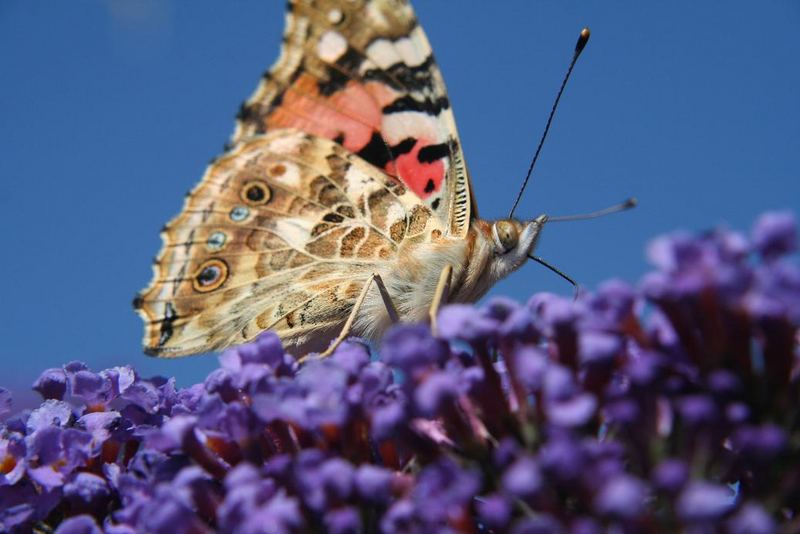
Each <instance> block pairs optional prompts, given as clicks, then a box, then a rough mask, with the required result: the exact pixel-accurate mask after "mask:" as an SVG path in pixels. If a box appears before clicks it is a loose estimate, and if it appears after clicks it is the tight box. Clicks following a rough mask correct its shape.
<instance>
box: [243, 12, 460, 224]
mask: <svg viewBox="0 0 800 534" xmlns="http://www.w3.org/2000/svg"><path fill="white" fill-rule="evenodd" d="M284 127H293V128H298V129H301V130H303V131H305V132H308V133H312V134H314V135H319V136H322V137H326V138H328V139H332V140H335V141H337V142H338V143H340V144H341V145H342V146H344V147H345V148H346V149H348V150H349V151H351V152H353V153H355V154H357V155H359V156H360V157H362V158H364V159H365V160H366V161H368V162H370V163H372V164H373V165H375V166H376V167H379V168H381V169H383V170H384V171H386V172H387V173H389V174H392V175H395V176H398V177H399V178H400V179H401V180H402V181H403V183H404V184H405V185H406V186H407V187H408V188H409V189H410V190H412V191H413V192H414V193H416V195H417V196H418V197H419V198H420V200H421V201H422V202H424V203H425V204H427V205H428V206H430V207H431V208H432V209H433V211H434V212H435V213H436V215H437V217H439V218H440V219H442V220H443V221H446V222H447V223H448V228H449V233H450V235H453V236H458V237H463V236H464V235H465V234H466V230H467V227H468V224H469V219H470V209H471V207H472V206H471V202H470V198H469V197H470V191H469V189H470V188H469V179H468V177H467V171H466V165H465V163H464V159H463V154H462V152H461V146H460V142H459V139H458V134H457V132H456V127H455V120H454V118H453V114H452V111H451V109H450V103H449V100H448V97H447V91H446V89H445V85H444V81H443V79H442V76H441V73H440V71H439V68H438V66H437V65H436V61H435V60H434V58H433V53H432V51H431V47H430V45H429V43H428V39H427V37H426V36H425V33H424V31H423V30H422V27H421V26H420V25H419V24H418V22H417V20H416V17H415V16H414V13H413V10H412V9H411V7H410V6H409V5H408V3H407V2H402V1H390V0H371V1H364V2H360V1H339V2H330V1H329V2H325V1H314V2H312V1H309V0H307V1H300V0H298V1H293V2H290V4H289V11H288V13H287V26H286V33H285V36H284V42H283V46H282V51H281V56H280V58H279V60H278V62H277V63H276V64H275V65H274V66H273V68H272V69H271V70H270V71H269V72H268V73H267V74H266V75H265V77H264V79H263V80H262V82H261V83H260V84H259V86H258V88H257V89H256V91H255V93H254V94H253V95H252V97H251V98H250V99H249V100H248V101H247V102H246V103H245V104H244V105H243V106H242V109H241V111H240V114H239V120H238V122H237V128H236V132H235V133H234V136H233V142H234V143H236V142H238V141H240V140H242V139H244V138H247V137H248V136H250V135H253V134H255V133H263V132H265V131H268V130H270V129H275V128H284Z"/></svg>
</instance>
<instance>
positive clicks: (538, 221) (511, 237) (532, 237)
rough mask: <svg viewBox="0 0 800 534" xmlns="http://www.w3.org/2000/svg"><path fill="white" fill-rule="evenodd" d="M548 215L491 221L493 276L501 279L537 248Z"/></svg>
mask: <svg viewBox="0 0 800 534" xmlns="http://www.w3.org/2000/svg"><path fill="white" fill-rule="evenodd" d="M546 222H547V215H540V216H538V217H536V218H535V219H533V220H532V221H517V220H515V219H501V220H498V221H494V222H493V223H491V227H490V229H489V230H490V236H489V237H490V239H491V243H492V246H493V251H492V258H491V276H492V278H494V279H495V280H499V279H501V278H504V277H506V276H508V275H509V274H510V273H511V272H512V271H514V270H516V269H517V268H519V267H520V266H521V265H522V264H523V263H525V261H526V260H527V259H528V255H529V254H531V253H532V252H533V249H534V248H536V243H537V242H538V241H539V236H540V235H541V232H542V228H543V227H544V224H545V223H546Z"/></svg>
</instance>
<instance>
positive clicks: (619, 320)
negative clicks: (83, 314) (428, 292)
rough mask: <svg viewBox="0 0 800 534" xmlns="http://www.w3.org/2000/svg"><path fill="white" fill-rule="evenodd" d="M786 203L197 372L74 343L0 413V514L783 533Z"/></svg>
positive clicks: (787, 473)
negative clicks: (75, 352)
mask: <svg viewBox="0 0 800 534" xmlns="http://www.w3.org/2000/svg"><path fill="white" fill-rule="evenodd" d="M796 250H797V233H796V224H795V220H794V218H793V216H792V215H791V214H788V213H771V214H765V215H764V216H762V217H761V218H760V219H759V220H758V222H757V223H756V224H755V226H754V228H753V230H752V232H751V234H750V237H749V238H748V237H745V236H744V235H743V234H740V233H736V232H732V231H727V230H715V231H712V232H707V233H704V234H701V235H690V234H688V233H677V234H673V235H669V236H663V237H660V238H657V239H655V240H654V241H653V242H652V243H651V245H650V247H649V248H648V255H649V257H650V259H651V261H652V262H653V264H654V265H655V267H656V269H655V270H654V271H653V272H651V273H649V274H647V275H646V276H645V277H644V278H643V280H642V282H641V284H639V286H638V287H635V286H633V285H631V284H628V283H626V282H624V281H620V280H612V281H609V282H607V283H605V284H602V285H601V286H600V287H599V288H598V290H597V292H596V293H594V294H584V295H581V296H580V297H579V298H578V299H576V300H574V301H573V300H572V299H568V298H562V297H559V296H556V295H551V294H538V295H535V296H533V297H532V298H531V299H530V300H529V301H528V302H527V303H525V304H519V303H516V302H514V301H511V300H509V299H505V298H498V299H493V300H491V301H489V302H488V303H487V304H485V305H483V306H481V307H473V306H470V305H463V304H459V305H453V306H448V307H445V308H444V309H442V310H441V312H440V315H439V320H438V333H437V335H434V334H433V333H432V332H431V330H430V328H429V327H428V326H426V325H400V326H397V327H395V328H393V329H392V330H391V331H389V332H388V333H387V335H386V336H385V338H384V340H383V342H382V343H381V344H380V346H379V347H377V350H376V351H375V354H374V355H371V354H370V348H369V347H368V346H367V345H365V344H364V343H362V342H360V341H359V340H355V339H352V340H348V341H346V342H345V343H343V344H342V345H341V346H340V347H339V348H338V349H337V350H336V351H335V352H334V354H333V355H332V356H331V357H330V358H327V359H324V360H319V359H316V360H315V359H313V358H312V359H311V361H309V362H307V363H306V364H304V365H299V364H297V363H296V362H295V361H294V360H293V358H292V357H291V356H289V355H288V354H286V353H285V352H284V351H283V349H282V347H281V345H280V342H279V340H278V338H277V337H276V336H275V335H273V334H271V333H265V334H263V335H262V336H260V337H259V338H258V339H257V340H255V341H254V342H252V343H249V344H246V345H242V346H239V347H236V348H233V349H230V350H228V351H226V352H224V353H223V354H222V355H221V356H220V358H219V360H220V367H219V368H218V369H216V370H214V371H213V372H212V373H210V374H209V376H208V377H207V378H206V380H205V381H204V382H203V383H201V384H196V385H193V386H190V387H188V388H183V389H179V388H176V386H175V381H174V379H165V378H160V377H155V378H151V379H145V378H142V377H141V376H139V375H138V374H137V373H136V371H135V370H134V369H133V368H132V367H130V366H123V367H115V368H112V369H106V370H103V371H100V372H96V371H93V370H91V369H89V368H88V367H87V366H86V365H84V364H82V363H80V362H70V363H67V364H66V365H64V366H63V367H62V368H53V369H47V370H45V371H44V372H42V374H41V376H40V377H39V379H37V380H36V382H35V383H34V385H33V388H34V389H35V390H36V391H37V392H39V393H40V394H41V396H42V398H43V402H42V403H41V405H40V406H38V407H37V408H36V409H34V410H30V411H23V412H19V413H16V414H14V413H13V407H12V404H11V398H10V395H9V393H8V391H6V390H5V389H2V388H0V419H5V421H4V423H0V531H4V532H5V531H9V532H30V531H32V530H38V531H54V532H56V533H65V534H77V533H101V532H107V533H112V534H128V533H133V532H164V533H169V534H178V533H213V532H240V533H245V534H250V533H252V534H258V533H266V532H269V533H286V534H294V533H300V532H332V533H341V534H345V533H362V532H384V533H387V534H392V533H399V532H465V533H473V532H498V533H500V532H508V533H533V532H574V533H586V534H589V533H596V532H598V533H599V532H604V531H616V532H667V531H689V532H695V531H697V532H704V531H710V530H711V529H717V528H723V529H724V531H726V532H730V533H745V532H747V533H750V532H754V533H770V532H776V531H779V530H781V529H782V530H784V531H791V530H792V529H793V528H795V527H796V526H797V524H798V521H800V515H798V514H800V506H799V505H798V503H800V445H798V444H799V443H800V428H799V426H800V409H799V408H800V406H799V405H798V399H800V348H799V346H800V334H799V330H798V329H799V328H800V268H798V263H797V257H796V256H795V255H793V254H794V253H795V251H796Z"/></svg>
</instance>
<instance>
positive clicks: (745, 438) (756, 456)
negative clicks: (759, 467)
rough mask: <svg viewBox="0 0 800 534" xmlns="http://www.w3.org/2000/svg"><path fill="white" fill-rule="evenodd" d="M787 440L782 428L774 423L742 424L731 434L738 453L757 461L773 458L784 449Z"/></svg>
mask: <svg viewBox="0 0 800 534" xmlns="http://www.w3.org/2000/svg"><path fill="white" fill-rule="evenodd" d="M788 441H789V440H788V438H787V436H786V433H785V432H784V431H783V429H781V428H780V427H778V426H777V425H774V424H766V425H763V426H760V427H754V426H743V427H741V428H739V429H738V430H737V431H736V433H735V434H734V436H733V444H734V446H735V447H736V449H737V450H738V452H739V454H741V455H743V456H745V457H746V458H747V459H750V460H756V461H759V462H767V461H770V460H772V459H774V458H775V457H776V456H778V455H779V454H780V453H782V452H783V451H784V450H785V449H786V447H787V445H788Z"/></svg>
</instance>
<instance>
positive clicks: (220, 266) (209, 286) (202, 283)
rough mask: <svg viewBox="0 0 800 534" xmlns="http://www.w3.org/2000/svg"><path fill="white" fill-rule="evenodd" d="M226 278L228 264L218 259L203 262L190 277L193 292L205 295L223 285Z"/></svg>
mask: <svg viewBox="0 0 800 534" xmlns="http://www.w3.org/2000/svg"><path fill="white" fill-rule="evenodd" d="M227 278H228V264H226V263H225V262H224V261H222V260H219V259H216V258H215V259H211V260H207V261H204V262H203V263H202V265H200V267H198V269H197V271H195V275H194V276H193V277H192V286H193V287H194V289H195V291H199V292H201V293H206V292H208V291H213V290H215V289H217V288H218V287H219V286H221V285H222V284H224V283H225V280H226V279H227Z"/></svg>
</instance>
